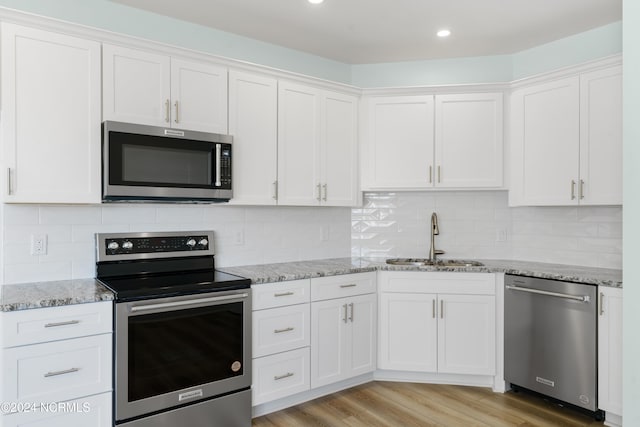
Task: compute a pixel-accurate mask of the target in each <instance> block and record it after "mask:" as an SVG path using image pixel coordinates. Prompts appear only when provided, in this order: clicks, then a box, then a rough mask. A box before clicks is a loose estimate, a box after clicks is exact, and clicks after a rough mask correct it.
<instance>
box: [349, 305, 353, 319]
mask: <svg viewBox="0 0 640 427" xmlns="http://www.w3.org/2000/svg"><path fill="white" fill-rule="evenodd" d="M349 307H351V316H349V320H351V323H353V303H349Z"/></svg>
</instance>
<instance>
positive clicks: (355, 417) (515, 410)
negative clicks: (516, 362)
mask: <svg viewBox="0 0 640 427" xmlns="http://www.w3.org/2000/svg"><path fill="white" fill-rule="evenodd" d="M601 425H602V423H598V422H596V421H594V420H593V418H591V417H589V416H587V415H584V414H581V413H579V412H577V411H574V410H571V409H569V408H562V407H559V406H557V405H554V404H552V403H550V402H546V401H545V400H543V399H541V398H539V397H534V396H530V395H527V394H525V393H514V392H507V393H505V394H501V393H494V392H492V391H491V390H490V389H487V388H479V387H462V386H448V385H434V384H412V383H394V382H371V383H368V384H364V385H361V386H358V387H355V388H352V389H349V390H345V391H342V392H339V393H335V394H332V395H329V396H325V397H321V398H319V399H316V400H313V401H311V402H307V403H303V404H301V405H298V406H294V407H291V408H287V409H285V410H282V411H279V412H274V413H271V414H268V415H264V416H262V417H259V418H255V419H254V420H253V427H294V426H300V427H339V426H346V427H374V426H376V427H378V426H380V427H382V426H385V427H426V426H445V427H458V426H460V427H471V426H489V427H499V426H523V427H524V426H527V427H531V426H536V427H537V426H562V427H577V426H601Z"/></svg>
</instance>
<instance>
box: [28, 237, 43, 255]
mask: <svg viewBox="0 0 640 427" xmlns="http://www.w3.org/2000/svg"><path fill="white" fill-rule="evenodd" d="M46 254H47V235H46V234H32V235H31V255H46Z"/></svg>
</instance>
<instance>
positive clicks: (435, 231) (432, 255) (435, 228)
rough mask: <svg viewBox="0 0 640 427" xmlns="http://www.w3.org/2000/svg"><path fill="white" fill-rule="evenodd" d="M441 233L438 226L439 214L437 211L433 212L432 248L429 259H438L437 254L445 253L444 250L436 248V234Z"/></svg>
mask: <svg viewBox="0 0 640 427" xmlns="http://www.w3.org/2000/svg"><path fill="white" fill-rule="evenodd" d="M438 234H440V228H439V227H438V215H436V213H435V212H434V213H432V214H431V248H430V249H429V259H430V260H431V261H435V260H436V255H442V254H444V251H443V250H440V249H436V239H435V236H437V235H438Z"/></svg>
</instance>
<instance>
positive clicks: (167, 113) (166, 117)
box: [164, 99, 171, 123]
mask: <svg viewBox="0 0 640 427" xmlns="http://www.w3.org/2000/svg"><path fill="white" fill-rule="evenodd" d="M170 116H171V101H169V100H168V99H167V100H166V101H165V102H164V121H165V122H167V123H169V121H170V120H171V119H170V118H169V117H170Z"/></svg>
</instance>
